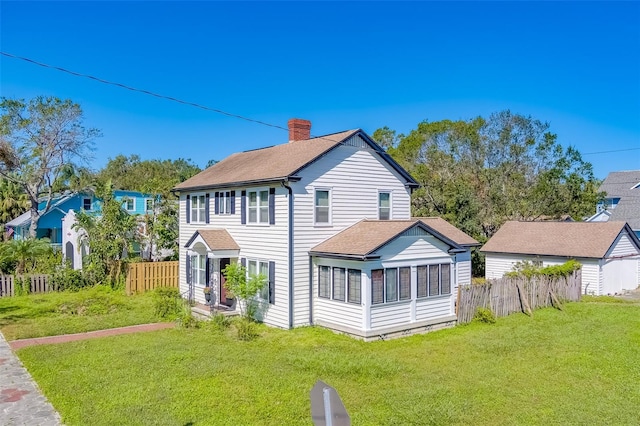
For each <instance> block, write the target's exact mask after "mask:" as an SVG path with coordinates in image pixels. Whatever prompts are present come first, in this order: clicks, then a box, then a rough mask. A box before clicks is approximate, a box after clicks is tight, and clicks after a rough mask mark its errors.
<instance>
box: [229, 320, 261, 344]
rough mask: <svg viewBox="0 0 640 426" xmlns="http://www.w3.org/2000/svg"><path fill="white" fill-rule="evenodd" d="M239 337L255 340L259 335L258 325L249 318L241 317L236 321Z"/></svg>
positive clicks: (245, 339)
mask: <svg viewBox="0 0 640 426" xmlns="http://www.w3.org/2000/svg"><path fill="white" fill-rule="evenodd" d="M234 325H235V327H236V332H237V333H238V339H240V340H244V341H250V340H255V339H256V338H257V337H258V336H259V333H258V325H257V324H256V323H255V322H253V321H251V320H250V319H249V318H246V317H241V318H239V319H238V320H237V321H236V322H235V324H234Z"/></svg>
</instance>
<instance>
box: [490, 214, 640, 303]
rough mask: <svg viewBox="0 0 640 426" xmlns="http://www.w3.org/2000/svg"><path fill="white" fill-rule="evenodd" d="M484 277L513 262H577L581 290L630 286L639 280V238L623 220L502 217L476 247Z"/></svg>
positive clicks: (610, 291)
mask: <svg viewBox="0 0 640 426" xmlns="http://www.w3.org/2000/svg"><path fill="white" fill-rule="evenodd" d="M480 251H481V252H483V253H484V254H485V274H486V278H487V279H492V278H500V277H502V276H503V275H504V274H505V273H506V272H509V271H512V270H513V266H514V265H515V264H516V263H517V262H521V261H531V262H533V263H535V264H538V265H541V266H550V265H559V264H562V263H564V262H566V261H567V260H569V259H575V260H577V261H578V262H580V263H581V264H582V291H583V292H584V293H585V294H594V295H603V294H616V293H621V292H622V291H623V290H633V289H636V288H637V287H638V284H639V282H640V240H638V237H637V236H636V234H635V233H634V232H633V231H632V230H631V227H629V225H628V224H627V223H626V222H515V221H512V222H507V223H505V224H504V225H503V226H502V227H501V228H500V229H499V230H498V232H496V233H495V234H494V235H493V237H491V239H490V240H489V241H487V243H486V244H485V245H484V246H483V247H482V248H481V249H480Z"/></svg>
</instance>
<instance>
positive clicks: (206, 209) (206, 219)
mask: <svg viewBox="0 0 640 426" xmlns="http://www.w3.org/2000/svg"><path fill="white" fill-rule="evenodd" d="M210 197H211V195H210V194H209V193H208V192H207V193H206V194H205V195H204V223H209V200H210V199H211V198H210Z"/></svg>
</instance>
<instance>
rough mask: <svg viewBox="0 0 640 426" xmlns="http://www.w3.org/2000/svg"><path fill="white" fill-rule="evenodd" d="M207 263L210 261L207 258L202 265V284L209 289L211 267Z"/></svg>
mask: <svg viewBox="0 0 640 426" xmlns="http://www.w3.org/2000/svg"><path fill="white" fill-rule="evenodd" d="M209 262H210V259H209V258H207V261H206V262H205V263H204V282H205V286H206V287H209V285H210V284H211V277H210V276H209V275H210V274H211V266H210V264H209Z"/></svg>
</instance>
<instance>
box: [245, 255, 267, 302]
mask: <svg viewBox="0 0 640 426" xmlns="http://www.w3.org/2000/svg"><path fill="white" fill-rule="evenodd" d="M247 274H248V275H249V278H251V277H254V276H256V275H258V274H260V275H262V277H263V278H264V279H265V285H264V287H262V289H261V290H260V291H259V292H258V297H259V298H260V299H262V300H264V301H266V302H268V301H269V283H268V282H266V280H268V279H269V262H267V261H264V260H251V259H250V260H249V261H248V265H247Z"/></svg>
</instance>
